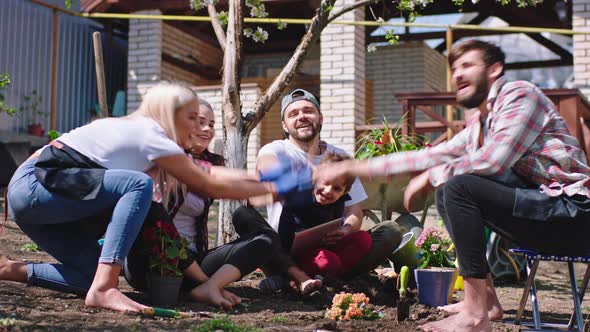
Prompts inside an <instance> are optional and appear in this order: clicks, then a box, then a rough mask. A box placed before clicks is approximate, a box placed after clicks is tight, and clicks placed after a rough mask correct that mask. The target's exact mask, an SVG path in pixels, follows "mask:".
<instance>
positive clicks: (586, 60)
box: [572, 0, 590, 98]
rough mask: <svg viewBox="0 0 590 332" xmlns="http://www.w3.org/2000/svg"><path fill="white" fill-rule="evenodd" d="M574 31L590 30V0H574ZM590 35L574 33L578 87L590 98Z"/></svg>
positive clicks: (575, 70) (575, 71)
mask: <svg viewBox="0 0 590 332" xmlns="http://www.w3.org/2000/svg"><path fill="white" fill-rule="evenodd" d="M572 12H573V13H572V16H573V21H572V25H573V28H574V31H584V32H590V0H573V9H572ZM589 73H590V35H574V79H575V82H576V87H577V88H578V89H580V90H581V91H582V93H583V94H585V95H586V97H588V98H590V75H589Z"/></svg>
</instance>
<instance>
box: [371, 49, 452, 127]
mask: <svg viewBox="0 0 590 332" xmlns="http://www.w3.org/2000/svg"><path fill="white" fill-rule="evenodd" d="M366 64H367V69H366V70H367V79H369V80H372V81H373V90H374V92H373V94H374V98H373V103H374V105H373V106H374V113H373V117H374V121H375V122H377V123H380V122H381V120H382V119H383V117H384V116H385V117H386V118H387V120H388V121H389V122H397V121H399V119H400V118H401V112H402V106H401V104H400V103H399V102H398V101H397V100H396V99H395V97H394V94H396V93H400V92H426V91H445V88H446V80H445V77H446V73H445V58H444V56H442V55H441V54H440V53H438V52H436V51H435V50H433V49H431V48H430V47H428V45H426V44H424V43H423V42H412V43H404V44H400V45H397V46H384V47H378V48H377V51H376V52H374V53H368V54H367V60H366ZM421 115H422V112H418V116H421Z"/></svg>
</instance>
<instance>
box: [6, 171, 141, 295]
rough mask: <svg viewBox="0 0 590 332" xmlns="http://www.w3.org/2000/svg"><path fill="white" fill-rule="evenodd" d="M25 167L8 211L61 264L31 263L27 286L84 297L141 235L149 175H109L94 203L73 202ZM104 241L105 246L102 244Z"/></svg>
mask: <svg viewBox="0 0 590 332" xmlns="http://www.w3.org/2000/svg"><path fill="white" fill-rule="evenodd" d="M35 161H36V159H29V160H27V161H26V162H24V163H23V164H22V165H21V166H20V167H19V168H18V169H17V170H16V172H15V173H14V175H13V177H12V179H11V181H10V184H9V185H8V210H9V213H10V215H11V217H12V218H13V219H14V221H15V222H16V223H17V224H18V226H19V227H20V228H21V229H22V230H23V232H25V234H27V235H28V236H29V237H30V238H31V240H33V241H35V243H37V244H38V245H39V246H40V247H41V248H42V249H43V250H45V251H46V252H47V253H48V254H50V255H51V256H53V257H54V258H55V259H56V260H57V261H59V262H60V263H61V264H47V263H30V264H28V265H27V273H28V284H30V285H37V286H42V287H46V288H50V289H54V290H58V291H65V292H72V293H78V294H84V293H85V292H86V291H87V290H88V289H89V288H90V285H91V284H92V280H93V278H94V274H95V272H96V267H97V264H98V263H115V264H120V262H122V261H123V259H124V258H125V257H127V254H128V252H129V250H130V248H131V245H132V244H133V242H134V241H135V238H136V237H137V235H138V234H139V231H140V229H141V226H142V224H143V221H144V219H145V216H146V214H147V212H148V210H149V207H150V203H151V199H152V180H151V179H150V177H149V176H147V175H146V174H144V173H141V172H136V171H128V170H107V171H106V172H105V176H104V180H103V184H102V188H101V190H100V192H99V193H98V195H97V196H96V198H95V199H92V200H74V199H69V198H65V197H63V196H60V195H57V194H53V193H51V192H49V191H47V190H46V189H45V188H44V187H43V186H42V185H41V184H40V183H39V181H38V180H37V178H36V177H35V167H34V164H35ZM103 235H104V237H105V240H104V245H103V246H102V248H101V247H100V246H99V245H98V242H97V241H98V239H100V238H101V237H102V236H103Z"/></svg>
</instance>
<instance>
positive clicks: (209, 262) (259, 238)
mask: <svg viewBox="0 0 590 332" xmlns="http://www.w3.org/2000/svg"><path fill="white" fill-rule="evenodd" d="M166 214H167V213H166V212H165V210H164V209H163V207H161V205H159V204H153V205H152V208H151V209H150V213H149V214H148V220H146V222H145V224H144V226H146V225H147V226H149V225H150V224H153V222H154V221H155V220H161V221H162V222H166V223H167V222H171V221H170V218H169V216H167V215H166ZM152 216H155V217H152ZM275 235H276V234H275V232H274V231H273V230H272V229H270V230H266V229H257V230H255V231H252V232H250V233H249V234H246V235H244V236H241V237H240V238H239V239H237V240H235V241H232V242H230V243H227V244H224V245H221V246H219V247H217V248H214V249H211V250H209V251H208V252H207V253H206V254H205V255H204V257H203V259H202V260H201V262H197V263H198V264H199V266H200V267H201V269H202V270H203V272H204V273H205V274H206V275H207V276H209V277H211V276H212V275H213V274H214V273H215V272H216V271H217V270H219V268H220V267H221V266H223V265H225V264H230V265H232V266H234V267H236V268H237V269H238V270H240V274H241V276H242V277H243V276H245V275H247V274H249V273H250V272H252V271H254V270H255V269H256V268H257V267H259V266H262V265H264V264H266V263H267V262H268V261H269V259H270V255H269V253H271V252H275V251H277V247H278V246H279V242H278V240H277V239H275ZM144 241H145V239H144V238H143V237H142V236H139V237H138V238H137V239H136V241H135V243H134V245H133V248H132V250H131V252H130V253H129V255H128V256H127V259H126V261H125V264H124V272H125V279H126V280H127V283H129V285H131V286H132V287H133V288H135V289H137V290H145V289H146V288H147V282H146V275H147V273H148V272H149V269H148V258H147V255H146V254H145V250H146V249H145V248H151V246H150V245H147V246H146V244H145V243H144ZM194 257H196V254H195V253H191V254H190V255H189V259H187V260H183V261H181V262H180V263H179V268H180V269H181V270H184V269H186V268H187V267H188V266H189V265H190V264H191V263H192V262H193V261H195V259H194ZM198 285H199V284H198V283H197V282H196V281H194V280H189V279H187V278H185V279H184V281H183V285H182V289H183V290H190V289H192V288H194V287H196V286H198Z"/></svg>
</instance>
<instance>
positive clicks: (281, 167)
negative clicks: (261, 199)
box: [258, 153, 294, 182]
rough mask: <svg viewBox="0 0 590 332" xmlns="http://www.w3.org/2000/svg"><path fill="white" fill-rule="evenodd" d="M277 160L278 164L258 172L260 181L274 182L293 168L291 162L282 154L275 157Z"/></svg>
mask: <svg viewBox="0 0 590 332" xmlns="http://www.w3.org/2000/svg"><path fill="white" fill-rule="evenodd" d="M276 157H277V159H278V163H276V164H274V165H272V166H271V167H269V168H267V169H265V170H262V171H258V175H259V176H260V181H263V182H264V181H275V180H277V179H278V178H279V177H280V176H281V175H284V174H285V173H287V172H289V171H290V170H291V169H292V168H293V166H294V165H293V164H292V162H291V160H289V158H288V157H287V155H286V154H284V153H278V154H277V155H276Z"/></svg>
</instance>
